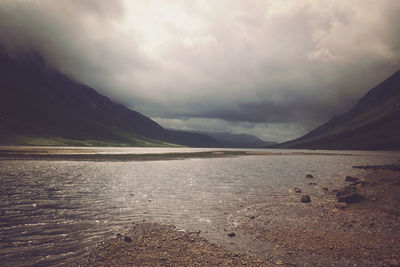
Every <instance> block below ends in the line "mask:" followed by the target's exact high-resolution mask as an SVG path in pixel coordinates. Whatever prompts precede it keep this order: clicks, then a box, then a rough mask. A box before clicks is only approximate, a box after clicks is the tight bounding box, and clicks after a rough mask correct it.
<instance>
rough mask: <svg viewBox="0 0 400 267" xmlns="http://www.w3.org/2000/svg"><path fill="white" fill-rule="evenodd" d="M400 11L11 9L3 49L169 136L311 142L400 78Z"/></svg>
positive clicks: (85, 4)
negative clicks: (39, 60)
mask: <svg viewBox="0 0 400 267" xmlns="http://www.w3.org/2000/svg"><path fill="white" fill-rule="evenodd" d="M398 14H400V1H398V0H379V1H377V0H347V1H336V0H319V1H313V0H263V1H262V0H213V1H200V0H190V1H189V0H188V1H183V0H170V1H168V0H159V1H152V0H148V1H145V0H137V1H134V0H131V1H130V0H125V1H124V0H119V1H109V0H76V1H73V0H57V1H54V0H30V1H27V0H25V1H21V0H0V45H1V46H2V47H4V48H6V49H7V50H8V51H9V52H10V53H21V52H27V51H35V52H38V53H40V54H42V56H43V57H44V58H45V59H46V60H47V61H48V62H49V64H52V65H54V66H56V67H57V68H58V69H59V70H60V71H62V72H63V73H65V74H67V75H68V76H70V77H72V78H73V79H75V80H77V81H79V82H82V83H85V84H87V85H89V86H91V87H93V88H95V89H96V90H97V91H98V92H100V93H102V94H104V95H106V96H108V97H110V98H111V99H112V100H113V101H115V102H118V103H121V104H124V105H126V106H128V107H130V108H132V109H134V110H137V111H139V112H141V113H143V114H144V115H146V116H148V117H150V118H152V119H154V120H155V121H157V122H158V123H160V124H161V125H162V126H164V127H166V128H174V129H181V130H190V131H203V132H207V131H209V132H232V133H248V134H253V135H256V136H258V137H260V138H262V139H264V140H266V141H278V142H281V141H286V140H290V139H293V138H297V137H300V136H301V135H303V134H305V133H307V132H308V131H310V130H312V129H313V128H315V127H317V126H319V125H320V124H322V123H324V122H326V121H328V120H329V119H330V118H331V117H332V116H334V115H338V114H343V113H345V112H346V111H347V110H349V109H350V108H351V107H352V106H353V105H354V104H355V103H356V102H357V100H358V99H360V98H361V97H362V96H363V95H364V94H365V93H366V92H367V91H368V90H370V89H372V88H373V87H374V86H376V85H377V84H378V83H380V82H381V81H383V80H384V79H385V78H387V77H388V76H390V75H391V74H393V73H394V72H396V71H398V70H400V16H399V15H398Z"/></svg>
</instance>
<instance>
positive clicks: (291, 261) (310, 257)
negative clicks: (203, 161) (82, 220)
mask: <svg viewBox="0 0 400 267" xmlns="http://www.w3.org/2000/svg"><path fill="white" fill-rule="evenodd" d="M365 169H366V170H365V173H364V174H363V175H362V176H359V177H357V178H358V179H357V180H356V181H353V182H348V186H347V188H345V189H340V190H337V189H333V188H324V186H323V185H318V184H317V185H313V186H319V187H320V189H321V190H322V191H323V192H325V193H324V194H323V195H322V197H316V198H312V199H311V202H310V203H302V202H301V201H300V198H301V196H302V193H296V192H295V191H293V192H292V194H293V198H291V199H293V201H288V200H287V199H285V201H283V199H280V198H281V197H276V201H274V202H273V203H271V202H270V203H263V202H262V200H260V203H259V204H256V205H249V206H244V207H242V208H241V209H240V210H237V211H236V212H234V213H233V214H231V215H229V217H228V224H227V227H226V230H227V234H232V239H235V240H236V242H240V235H242V234H243V235H245V236H247V237H250V240H251V239H253V240H254V242H256V241H257V242H261V244H262V246H263V247H264V250H265V251H267V253H266V254H264V255H251V256H250V255H245V254H241V253H239V252H235V251H232V250H231V249H229V248H227V247H222V246H216V245H214V244H211V243H210V242H209V241H207V240H205V239H204V238H203V237H202V234H201V233H187V232H182V231H179V230H177V229H175V228H174V227H173V226H165V225H158V224H151V223H135V224H133V226H132V228H131V230H130V231H129V232H127V233H122V234H120V235H118V236H117V235H115V237H114V238H111V239H109V240H106V241H104V242H103V243H101V244H98V245H97V246H95V247H94V248H93V249H91V250H90V251H89V252H88V254H87V255H85V256H84V257H83V258H81V259H77V261H75V262H74V263H73V264H72V265H80V266H126V265H129V266H215V265H221V266H241V265H249V266H274V265H279V266H399V264H400V171H399V168H398V166H386V167H379V166H378V167H371V166H369V167H366V168H365ZM343 179H345V177H343ZM312 181H313V180H312V179H305V186H306V184H309V183H310V182H311V183H312ZM348 188H351V190H352V192H356V194H358V195H360V196H362V198H361V199H359V200H357V201H355V202H356V203H348V204H346V203H345V202H339V201H338V197H337V195H338V192H341V191H343V190H347V189H348ZM339 195H340V193H339ZM242 253H244V252H242Z"/></svg>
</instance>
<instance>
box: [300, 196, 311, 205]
mask: <svg viewBox="0 0 400 267" xmlns="http://www.w3.org/2000/svg"><path fill="white" fill-rule="evenodd" d="M301 202H302V203H309V202H311V198H310V196H309V195H302V196H301Z"/></svg>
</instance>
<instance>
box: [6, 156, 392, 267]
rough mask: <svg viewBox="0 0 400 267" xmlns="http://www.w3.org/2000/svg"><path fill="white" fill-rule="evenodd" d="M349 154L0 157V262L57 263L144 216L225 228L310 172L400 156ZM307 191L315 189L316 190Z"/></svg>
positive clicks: (324, 175)
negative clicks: (235, 214) (232, 216)
mask: <svg viewBox="0 0 400 267" xmlns="http://www.w3.org/2000/svg"><path fill="white" fill-rule="evenodd" d="M187 150H189V151H190V149H187ZM195 151H197V150H195ZM150 153H154V152H153V151H151V152H150ZM356 154H357V155H352V156H347V155H326V156H316V155H307V156H302V155H273V156H243V157H236V158H217V159H188V160H176V161H154V162H79V161H76V162H74V161H24V160H17V161H7V160H6V161H0V179H1V180H0V183H1V186H0V198H1V201H0V208H1V210H0V216H1V217H0V218H1V220H0V225H1V233H0V238H1V240H0V248H1V250H0V262H2V263H3V264H5V265H7V266H8V265H9V266H13V265H19V266H23V265H31V264H33V263H46V264H58V263H63V262H66V261H67V260H68V259H70V258H71V257H72V256H76V255H79V254H81V253H83V252H85V249H86V248H87V247H88V246H90V245H92V244H93V243H94V241H98V240H100V239H102V238H104V236H105V235H107V234H111V233H116V232H117V231H122V230H123V229H125V228H126V227H127V226H129V224H130V223H131V222H132V221H141V220H144V219H145V220H150V221H157V222H164V223H171V224H176V225H178V226H181V227H186V228H188V229H192V230H194V229H207V228H212V227H216V226H219V225H222V226H223V225H224V224H225V223H226V217H227V213H229V212H230V211H233V210H235V209H237V208H238V207H239V206H240V205H242V204H243V203H245V204H250V203H255V202H257V201H258V200H259V199H263V201H268V198H273V197H274V196H276V195H287V194H288V188H290V187H293V186H298V185H303V184H304V176H305V175H306V174H308V173H312V174H313V175H314V176H315V177H316V180H317V181H318V183H319V184H324V185H333V184H334V183H337V181H343V175H344V174H345V173H348V172H349V171H350V172H355V171H356V170H351V166H352V165H362V164H384V163H391V162H398V161H399V155H397V154H395V153H389V152H357V153H356ZM338 171H342V172H339V173H338ZM307 190H308V191H307V193H309V194H311V195H313V194H314V195H316V194H322V193H321V192H322V191H321V190H318V189H317V188H314V187H310V188H309V189H307Z"/></svg>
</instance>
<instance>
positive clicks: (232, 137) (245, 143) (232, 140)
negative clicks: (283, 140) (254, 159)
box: [199, 132, 276, 148]
mask: <svg viewBox="0 0 400 267" xmlns="http://www.w3.org/2000/svg"><path fill="white" fill-rule="evenodd" d="M199 133H200V134H203V135H208V136H211V137H212V138H215V139H217V140H218V141H221V142H224V143H225V146H228V147H236V148H264V147H266V146H271V145H274V144H276V143H275V142H267V141H264V140H261V139H260V138H258V137H256V136H254V135H250V134H232V133H228V132H214V133H210V132H199Z"/></svg>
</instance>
